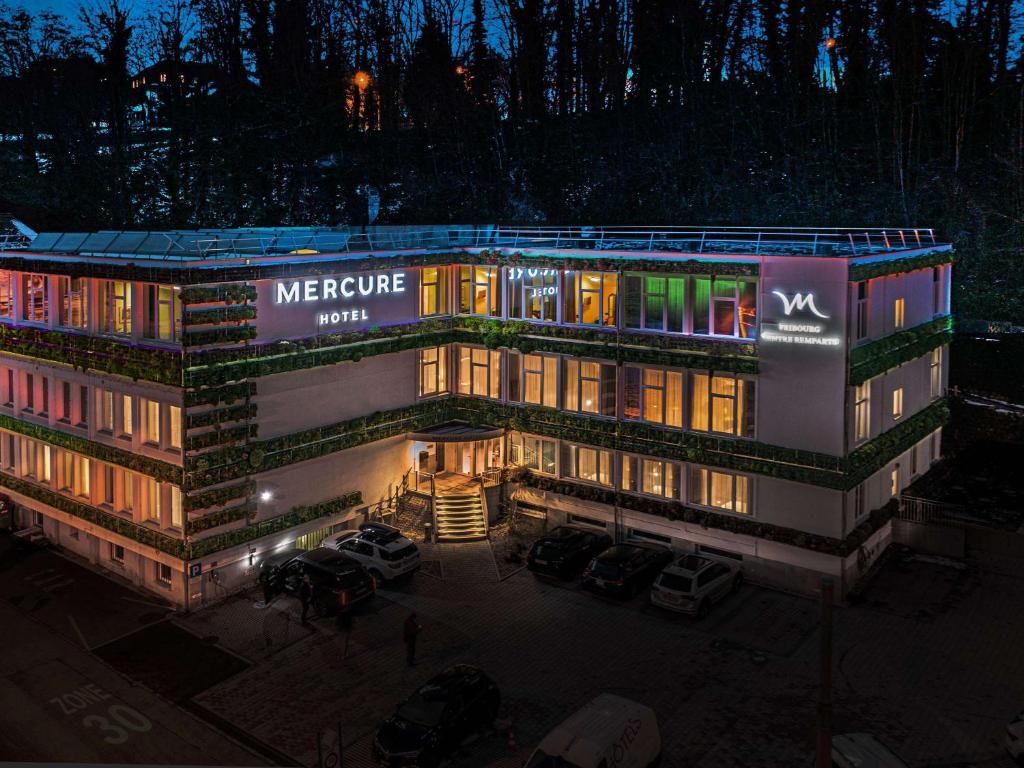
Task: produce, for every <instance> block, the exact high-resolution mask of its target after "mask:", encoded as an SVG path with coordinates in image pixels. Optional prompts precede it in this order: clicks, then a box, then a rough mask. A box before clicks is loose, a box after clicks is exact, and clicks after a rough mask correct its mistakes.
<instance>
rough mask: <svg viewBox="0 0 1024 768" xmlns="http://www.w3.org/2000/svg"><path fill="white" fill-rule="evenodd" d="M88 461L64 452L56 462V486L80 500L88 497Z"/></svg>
mask: <svg viewBox="0 0 1024 768" xmlns="http://www.w3.org/2000/svg"><path fill="white" fill-rule="evenodd" d="M89 471H90V465H89V459H87V458H85V457H84V456H78V455H77V454H73V453H68V452H67V451H64V452H63V453H62V454H61V456H60V461H59V462H58V473H57V485H58V487H59V488H60V490H62V491H67V492H68V493H72V494H74V495H75V496H79V497H81V498H88V497H89V486H90V482H89Z"/></svg>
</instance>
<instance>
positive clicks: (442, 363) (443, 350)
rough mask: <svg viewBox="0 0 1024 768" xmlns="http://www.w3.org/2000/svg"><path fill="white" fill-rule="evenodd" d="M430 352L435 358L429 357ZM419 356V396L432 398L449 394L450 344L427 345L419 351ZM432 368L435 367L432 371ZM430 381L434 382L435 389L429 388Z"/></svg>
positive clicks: (417, 387) (417, 390)
mask: <svg viewBox="0 0 1024 768" xmlns="http://www.w3.org/2000/svg"><path fill="white" fill-rule="evenodd" d="M429 353H432V354H433V356H434V359H433V360H429V359H427V356H428V354H429ZM417 357H418V361H417V363H418V367H419V375H418V376H417V377H416V392H417V397H420V398H430V397H439V396H441V395H447V394H449V393H450V389H449V387H448V346H447V345H446V344H439V345H438V346H436V347H425V348H424V349H421V350H419V351H418V353H417ZM431 369H433V370H432V373H431ZM428 381H430V382H431V383H432V384H433V389H430V390H428V389H427V387H426V384H427V383H428Z"/></svg>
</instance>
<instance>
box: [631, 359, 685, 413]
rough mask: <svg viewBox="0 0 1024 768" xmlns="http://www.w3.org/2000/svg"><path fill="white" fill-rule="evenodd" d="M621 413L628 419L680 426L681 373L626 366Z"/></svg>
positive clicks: (681, 404)
mask: <svg viewBox="0 0 1024 768" xmlns="http://www.w3.org/2000/svg"><path fill="white" fill-rule="evenodd" d="M625 376H626V382H625V390H624V396H625V399H624V403H623V415H624V417H625V418H627V419H637V420H639V421H647V422H650V423H652V424H665V425H667V426H670V427H682V426H683V374H682V373H680V372H679V371H663V370H659V369H657V368H637V367H634V366H627V367H626V370H625Z"/></svg>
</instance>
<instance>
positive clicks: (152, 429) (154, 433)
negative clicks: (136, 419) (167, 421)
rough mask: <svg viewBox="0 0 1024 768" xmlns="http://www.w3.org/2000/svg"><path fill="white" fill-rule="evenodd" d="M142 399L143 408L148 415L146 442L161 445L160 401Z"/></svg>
mask: <svg viewBox="0 0 1024 768" xmlns="http://www.w3.org/2000/svg"><path fill="white" fill-rule="evenodd" d="M140 400H141V403H142V404H143V408H142V409H141V410H142V411H143V413H145V415H146V431H145V436H146V442H147V443H149V444H151V445H160V403H158V402H157V401H156V400H148V399H146V398H141V399H140Z"/></svg>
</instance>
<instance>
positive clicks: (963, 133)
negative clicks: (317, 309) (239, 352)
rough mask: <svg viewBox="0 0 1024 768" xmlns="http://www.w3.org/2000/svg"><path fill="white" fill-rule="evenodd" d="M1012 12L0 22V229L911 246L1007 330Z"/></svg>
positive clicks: (904, 8) (646, 1) (605, 5)
mask: <svg viewBox="0 0 1024 768" xmlns="http://www.w3.org/2000/svg"><path fill="white" fill-rule="evenodd" d="M1020 15H1021V8H1020V7H1019V4H1017V3H1014V2H1012V0H966V1H965V2H960V3H955V4H949V3H946V2H942V3H940V2H938V0H843V1H842V2H838V1H836V0H832V1H829V0H788V1H787V0H701V1H700V2H697V1H696V0H693V1H692V2H691V1H689V0H687V1H683V0H675V1H672V0H593V2H582V1H581V0H487V2H484V0H192V2H186V1H185V0H171V1H170V2H167V3H161V4H159V5H157V6H153V8H152V9H142V10H140V9H133V8H132V7H131V6H129V5H127V4H125V3H124V2H122V1H121V0H106V1H105V2H100V3H92V4H87V5H85V6H84V7H83V8H82V9H81V10H80V12H79V15H78V16H76V17H74V18H64V17H60V16H57V15H53V14H49V13H42V14H37V15H32V14H29V13H27V12H24V11H21V10H17V9H15V8H10V7H4V6H2V5H0V104H2V105H3V109H0V121H2V127H0V210H4V211H9V212H10V213H12V214H14V215H16V216H19V217H21V218H23V219H24V220H25V221H26V222H27V223H29V224H30V225H31V226H33V227H35V228H36V229H66V230H70V229H121V228H130V229H143V228H153V229H168V228H195V227H218V226H224V227H228V226H282V225H349V226H361V225H363V224H366V223H367V222H368V219H371V217H372V220H374V221H375V222H376V223H378V224H396V223H401V224H409V223H444V222H459V223H477V222H523V223H537V224H562V223H573V224H576V223H579V224H680V225H682V224H685V225H705V224H742V225H753V226H769V225H788V226H924V227H934V228H935V229H936V230H937V232H938V234H939V236H940V238H942V239H945V240H950V241H952V242H953V243H954V244H955V245H956V249H957V269H956V287H955V294H956V295H955V300H956V303H957V310H958V314H959V315H960V316H961V317H967V318H974V319H984V320H1002V321H1010V322H1016V323H1018V324H1019V323H1020V318H1021V317H1022V316H1024V280H1022V279H1021V277H1020V274H1019V268H1020V267H1019V264H1020V253H1021V250H1022V246H1024V218H1022V216H1024V187H1022V178H1024V83H1022V69H1024V59H1022V56H1021V33H1020V26H1021V25H1020V21H1021V19H1020Z"/></svg>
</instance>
